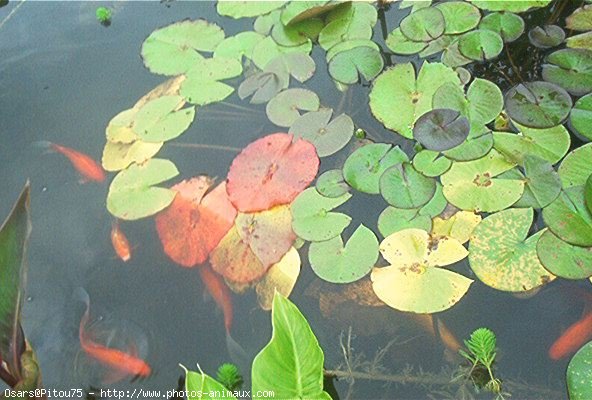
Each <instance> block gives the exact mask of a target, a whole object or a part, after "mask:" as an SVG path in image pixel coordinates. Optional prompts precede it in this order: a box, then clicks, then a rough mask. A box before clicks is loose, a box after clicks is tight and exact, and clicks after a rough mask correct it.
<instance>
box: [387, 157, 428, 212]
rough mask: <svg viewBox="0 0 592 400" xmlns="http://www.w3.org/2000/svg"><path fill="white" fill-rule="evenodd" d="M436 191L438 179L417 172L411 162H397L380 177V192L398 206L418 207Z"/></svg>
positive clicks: (393, 204) (391, 203) (406, 207)
mask: <svg viewBox="0 0 592 400" xmlns="http://www.w3.org/2000/svg"><path fill="white" fill-rule="evenodd" d="M434 193H436V181H435V180H434V179H433V178H428V177H425V176H423V175H422V174H421V173H419V172H417V171H416V170H415V168H413V165H412V164H411V163H409V162H403V163H400V164H396V165H394V166H392V167H391V168H389V169H387V170H386V171H385V172H384V174H382V176H381V177H380V194H381V195H382V197H383V198H384V199H385V200H386V202H387V203H389V204H390V205H392V206H394V207H398V208H405V209H409V208H418V207H421V206H423V205H425V204H427V203H428V201H430V199H431V198H432V197H434Z"/></svg>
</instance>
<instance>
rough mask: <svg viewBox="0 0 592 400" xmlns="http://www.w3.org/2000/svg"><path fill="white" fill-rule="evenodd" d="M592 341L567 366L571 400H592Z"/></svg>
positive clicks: (568, 389)
mask: <svg viewBox="0 0 592 400" xmlns="http://www.w3.org/2000/svg"><path fill="white" fill-rule="evenodd" d="M591 359H592V341H590V342H588V343H586V344H585V345H583V346H582V347H581V348H580V349H579V350H578V352H577V353H576V354H575V355H574V356H573V357H572V359H571V360H570V362H569V365H568V366H567V392H568V393H569V398H570V399H571V400H586V399H590V398H592V385H590V382H592V363H591V362H590V360H591Z"/></svg>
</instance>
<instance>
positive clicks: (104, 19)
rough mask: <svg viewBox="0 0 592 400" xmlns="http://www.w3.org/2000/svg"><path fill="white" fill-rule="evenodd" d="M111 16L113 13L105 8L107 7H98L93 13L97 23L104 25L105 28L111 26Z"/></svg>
mask: <svg viewBox="0 0 592 400" xmlns="http://www.w3.org/2000/svg"><path fill="white" fill-rule="evenodd" d="M112 14H113V12H112V11H111V9H110V8H107V7H98V8H97V11H96V12H95V15H96V17H97V21H99V23H100V24H101V25H105V26H108V25H110V24H111V16H112Z"/></svg>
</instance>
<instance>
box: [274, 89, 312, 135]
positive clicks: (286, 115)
mask: <svg viewBox="0 0 592 400" xmlns="http://www.w3.org/2000/svg"><path fill="white" fill-rule="evenodd" d="M319 107H320V100H319V96H317V94H316V93H315V92H313V91H310V90H307V89H287V90H284V91H282V92H280V93H279V94H277V95H276V96H275V97H274V98H273V99H271V100H270V101H269V103H267V107H266V109H265V111H266V113H267V118H269V120H270V121H271V122H273V123H274V124H276V125H278V126H284V127H289V126H291V125H292V124H293V123H294V122H295V121H296V120H297V119H298V117H300V112H299V111H298V110H304V111H316V110H318V109H319Z"/></svg>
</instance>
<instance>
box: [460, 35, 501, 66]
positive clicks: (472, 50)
mask: <svg viewBox="0 0 592 400" xmlns="http://www.w3.org/2000/svg"><path fill="white" fill-rule="evenodd" d="M503 48H504V41H503V40H502V38H501V36H500V35H499V34H498V33H496V32H493V31H491V30H487V29H477V30H474V31H471V32H468V33H465V34H463V35H462V36H461V37H460V39H459V41H458V49H459V50H460V52H461V54H462V55H463V56H465V57H467V58H469V59H471V60H475V61H485V60H490V59H492V58H494V57H497V55H498V54H499V53H501V51H502V49H503Z"/></svg>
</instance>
